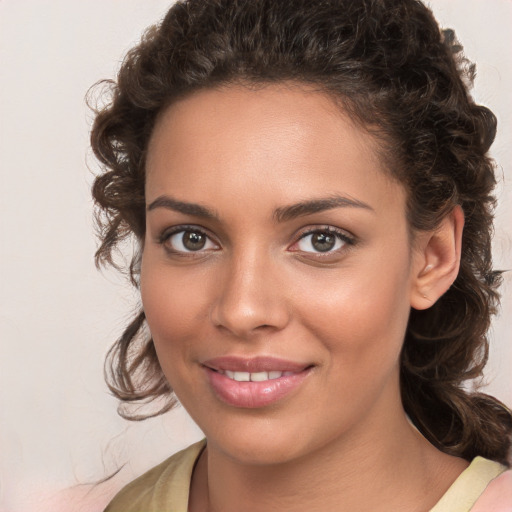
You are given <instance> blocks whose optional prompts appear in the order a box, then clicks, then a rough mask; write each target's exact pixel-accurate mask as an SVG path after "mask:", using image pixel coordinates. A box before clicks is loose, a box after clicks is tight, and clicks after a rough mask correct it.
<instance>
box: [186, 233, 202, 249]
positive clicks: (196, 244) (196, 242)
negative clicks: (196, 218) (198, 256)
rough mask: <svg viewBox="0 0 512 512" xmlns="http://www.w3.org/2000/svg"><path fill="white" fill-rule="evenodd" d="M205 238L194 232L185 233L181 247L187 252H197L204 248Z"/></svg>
mask: <svg viewBox="0 0 512 512" xmlns="http://www.w3.org/2000/svg"><path fill="white" fill-rule="evenodd" d="M205 243H206V237H205V236H204V235H202V234H201V233H197V232H196V231H186V232H185V233H183V245H184V246H185V247H186V248H187V249H188V250H189V251H198V250H199V249H202V248H203V247H204V244H205Z"/></svg>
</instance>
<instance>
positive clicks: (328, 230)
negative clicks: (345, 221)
mask: <svg viewBox="0 0 512 512" xmlns="http://www.w3.org/2000/svg"><path fill="white" fill-rule="evenodd" d="M187 231H189V232H193V233H198V234H200V235H202V236H204V237H206V238H207V239H208V240H209V241H210V242H212V243H214V244H215V245H217V246H218V245H219V244H217V242H215V241H214V240H213V237H212V236H210V235H209V234H208V232H207V231H206V230H204V229H202V228H201V227H199V226H193V225H180V226H174V227H172V228H170V229H166V230H164V231H163V232H162V233H161V234H160V235H159V236H158V238H157V242H158V244H159V245H162V246H163V247H164V248H165V250H166V251H167V252H168V253H170V254H172V255H177V256H182V257H197V256H199V255H202V254H204V253H205V252H207V251H208V249H206V250H198V251H180V250H176V249H172V248H170V247H168V246H167V245H166V244H167V242H168V241H169V240H170V238H171V237H172V236H174V235H176V234H178V233H182V232H183V233H185V232H187ZM318 233H322V234H329V235H334V236H335V237H336V238H337V240H339V241H341V242H342V243H343V245H342V247H341V248H338V249H336V250H334V251H332V250H328V251H325V252H322V251H318V252H315V251H311V252H309V251H300V250H298V249H295V250H293V249H292V250H291V252H303V253H306V254H314V257H315V258H327V257H329V256H332V255H333V254H339V253H340V252H343V251H344V250H347V248H349V247H350V246H353V245H355V244H356V242H357V240H356V239H355V238H354V237H352V236H350V235H348V234H347V233H346V232H345V231H342V230H341V229H337V228H335V227H333V226H319V227H314V228H309V229H307V230H306V231H304V232H302V233H300V235H299V236H298V238H297V240H296V241H295V242H294V243H293V244H292V245H291V246H290V247H293V246H295V245H297V244H299V243H300V242H301V241H302V240H304V239H305V238H306V237H308V236H310V235H314V234H318ZM210 250H211V249H210Z"/></svg>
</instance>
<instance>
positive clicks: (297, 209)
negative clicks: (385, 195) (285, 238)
mask: <svg viewBox="0 0 512 512" xmlns="http://www.w3.org/2000/svg"><path fill="white" fill-rule="evenodd" d="M347 207H351V208H362V209H365V210H369V211H371V212H373V213H375V210H374V209H373V208H372V207H371V206H370V205H369V204H366V203H363V202H362V201H359V200H358V199H352V198H349V197H345V196H339V195H335V196H330V197H325V198H320V199H312V200H310V201H301V202H300V203H295V204H291V205H288V206H282V207H280V208H277V209H276V210H275V211H274V219H275V220H276V221H277V222H286V221H289V220H292V219H295V218H297V217H303V216H305V215H311V214H312V213H318V212H323V211H326V210H333V209H334V208H347Z"/></svg>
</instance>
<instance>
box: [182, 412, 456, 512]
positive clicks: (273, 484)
mask: <svg viewBox="0 0 512 512" xmlns="http://www.w3.org/2000/svg"><path fill="white" fill-rule="evenodd" d="M387 412H388V414H386V415H385V416H386V417H387V418H389V420H388V421H387V422H377V421H372V419H371V418H366V420H365V421H364V422H362V425H363V426H361V427H357V426H356V427H354V428H353V429H352V431H350V432H346V433H344V435H343V436H341V437H340V438H338V439H334V440H332V442H330V443H328V444H326V445H325V446H323V447H321V448H320V449H318V450H316V451H315V452H312V453H308V454H307V456H303V457H300V458H298V459H294V460H290V461H286V462H283V463H281V464H277V465H272V466H268V465H244V464H240V463H237V461H236V460H233V459H232V458H229V457H227V456H226V455H225V454H224V453H223V452H222V451H221V450H219V449H217V448H216V447H215V445H214V444H212V443H210V444H209V445H208V448H207V450H206V452H205V453H204V454H203V457H202V459H201V460H200V462H199V463H198V466H197V468H196V472H195V474H194V480H195V482H194V481H193V488H192V489H191V506H190V511H191V512H196V511H197V512H199V511H200V512H204V511H208V512H221V511H222V512H235V511H236V512H239V511H240V510H244V512H260V511H261V510H265V511H268V512H277V511H279V512H281V511H282V510H294V511H295V512H302V511H309V512H310V511H312V510H340V504H342V506H343V508H342V509H341V510H350V511H351V512H359V511H361V512H362V511H367V510H390V511H391V510H393V511H394V512H398V511H401V510H404V511H405V510H407V511H409V512H411V511H415V510H425V506H426V505H428V504H430V506H433V505H435V503H436V502H437V500H438V499H439V498H440V497H441V495H442V494H443V493H444V492H445V491H446V489H447V488H448V487H449V485H451V483H452V482H453V480H455V478H456V477H457V476H458V474H460V472H461V471H462V470H463V469H464V467H465V463H464V462H463V461H461V460H460V459H456V458H453V457H450V456H448V455H446V454H443V453H441V452H439V451H438V450H437V449H435V448H434V447H433V446H432V445H431V444H430V443H428V442H427V441H426V440H425V439H424V438H423V437H422V436H421V435H420V434H419V433H418V432H417V431H416V430H415V429H414V427H413V426H412V425H410V423H409V421H408V420H407V417H406V416H405V413H404V412H403V410H402V409H401V406H399V410H398V411H397V414H389V411H387ZM192 498H193V499H192ZM383 504H385V508H383ZM418 507H419V508H418ZM428 508H430V507H428Z"/></svg>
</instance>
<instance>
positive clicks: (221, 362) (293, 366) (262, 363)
mask: <svg viewBox="0 0 512 512" xmlns="http://www.w3.org/2000/svg"><path fill="white" fill-rule="evenodd" d="M201 364H202V365H203V366H207V367H208V368H210V369H212V370H216V371H226V370H228V371H232V372H249V373H256V372H271V371H281V372H296V373H298V372H301V371H303V370H305V369H306V368H308V367H309V366H312V365H311V364H304V363H298V362H295V361H287V360H285V359H279V358H277V357H271V356H257V357H250V358H247V357H239V356H222V357H214V358H213V359H208V360H206V361H203V362H202V363H201Z"/></svg>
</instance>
